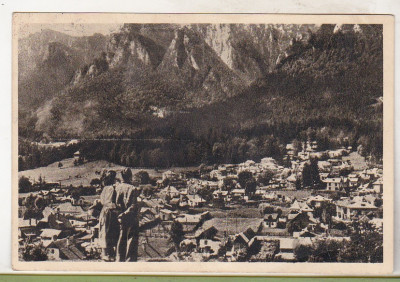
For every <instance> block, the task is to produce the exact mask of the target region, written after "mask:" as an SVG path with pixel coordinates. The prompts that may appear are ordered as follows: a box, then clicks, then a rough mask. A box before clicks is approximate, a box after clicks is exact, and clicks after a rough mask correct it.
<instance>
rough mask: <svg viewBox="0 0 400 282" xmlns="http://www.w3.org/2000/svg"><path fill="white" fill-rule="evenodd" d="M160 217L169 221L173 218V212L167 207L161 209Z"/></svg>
mask: <svg viewBox="0 0 400 282" xmlns="http://www.w3.org/2000/svg"><path fill="white" fill-rule="evenodd" d="M160 218H161V220H163V221H168V220H172V219H173V212H172V211H170V210H167V209H161V210H160Z"/></svg>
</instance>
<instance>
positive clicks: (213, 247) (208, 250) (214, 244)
mask: <svg viewBox="0 0 400 282" xmlns="http://www.w3.org/2000/svg"><path fill="white" fill-rule="evenodd" d="M197 248H198V251H199V252H201V253H203V254H205V255H206V256H207V257H208V256H213V255H217V254H218V252H219V249H220V248H221V242H220V241H215V240H210V239H200V241H199V244H198V246H197Z"/></svg>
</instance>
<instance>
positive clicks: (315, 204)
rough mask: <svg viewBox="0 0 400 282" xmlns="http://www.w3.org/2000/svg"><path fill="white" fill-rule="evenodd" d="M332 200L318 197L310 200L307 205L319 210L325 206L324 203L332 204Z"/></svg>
mask: <svg viewBox="0 0 400 282" xmlns="http://www.w3.org/2000/svg"><path fill="white" fill-rule="evenodd" d="M330 201H331V200H330V199H328V198H325V197H324V196H321V195H317V196H313V197H310V198H308V200H307V204H309V205H311V206H312V207H316V208H319V207H321V206H322V205H323V203H326V202H330Z"/></svg>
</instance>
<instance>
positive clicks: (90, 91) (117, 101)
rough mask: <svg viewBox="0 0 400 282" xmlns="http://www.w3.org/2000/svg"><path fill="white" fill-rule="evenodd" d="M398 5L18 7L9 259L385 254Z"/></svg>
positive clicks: (196, 269) (20, 263)
mask: <svg viewBox="0 0 400 282" xmlns="http://www.w3.org/2000/svg"><path fill="white" fill-rule="evenodd" d="M393 75H394V18H393V17H392V16H382V15H380V16H376V15H272V14H271V15H263V14H241V15H236V14H90V13H88V14H85V13H15V14H14V17H13V187H12V189H13V213H12V217H13V227H12V230H13V258H12V261H13V268H14V269H16V270H31V271H34V270H46V271H47V270H51V271H93V272H97V271H114V272H130V273H141V274H146V273H148V274H156V273H157V274H188V273H192V274H208V275H210V274H214V275H218V274H225V275H226V274H233V275H277V274H283V275H289V274H294V273H297V274H319V275H377V274H389V273H391V272H392V269H393V189H394V184H393V165H394V163H393V152H394V150H393V111H394V108H393V107H394V103H393V101H394V80H393Z"/></svg>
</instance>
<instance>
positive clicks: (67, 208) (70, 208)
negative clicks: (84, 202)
mask: <svg viewBox="0 0 400 282" xmlns="http://www.w3.org/2000/svg"><path fill="white" fill-rule="evenodd" d="M56 211H57V212H58V213H60V214H64V215H71V216H74V215H78V214H82V213H84V210H83V209H82V207H81V206H75V205H73V204H72V203H71V202H66V203H62V204H59V205H58V206H57V207H56Z"/></svg>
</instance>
